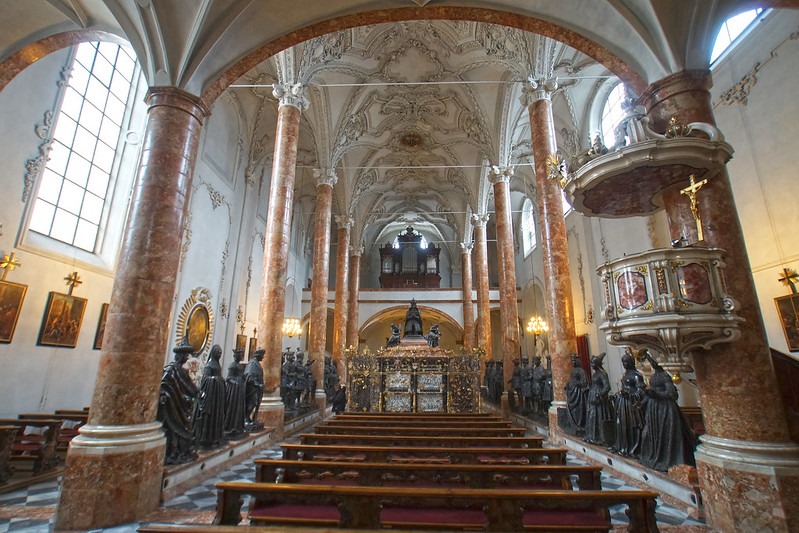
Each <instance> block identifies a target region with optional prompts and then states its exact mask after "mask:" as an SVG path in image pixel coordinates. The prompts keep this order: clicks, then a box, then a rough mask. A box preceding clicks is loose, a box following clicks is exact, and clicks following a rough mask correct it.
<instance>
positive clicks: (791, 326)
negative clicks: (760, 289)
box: [774, 294, 799, 352]
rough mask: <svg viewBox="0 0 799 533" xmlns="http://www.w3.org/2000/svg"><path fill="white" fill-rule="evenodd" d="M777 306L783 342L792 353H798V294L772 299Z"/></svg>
mask: <svg viewBox="0 0 799 533" xmlns="http://www.w3.org/2000/svg"><path fill="white" fill-rule="evenodd" d="M774 303H776V304H777V314H778V315H780V324H782V332H783V333H785V342H787V343H788V349H789V350H790V351H792V352H799V314H797V309H799V294H791V295H789V296H780V297H779V298H774Z"/></svg>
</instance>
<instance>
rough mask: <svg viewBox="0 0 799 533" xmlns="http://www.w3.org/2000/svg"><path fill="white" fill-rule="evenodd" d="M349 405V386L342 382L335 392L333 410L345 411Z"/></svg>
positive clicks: (337, 412) (337, 411)
mask: <svg viewBox="0 0 799 533" xmlns="http://www.w3.org/2000/svg"><path fill="white" fill-rule="evenodd" d="M346 407H347V388H346V387H344V386H343V385H341V384H340V383H339V384H338V385H336V392H335V394H333V412H334V413H336V414H339V413H343V412H344V409H346Z"/></svg>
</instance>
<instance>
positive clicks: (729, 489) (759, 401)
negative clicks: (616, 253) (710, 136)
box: [639, 71, 799, 532]
mask: <svg viewBox="0 0 799 533" xmlns="http://www.w3.org/2000/svg"><path fill="white" fill-rule="evenodd" d="M711 84H712V82H711V77H710V73H709V72H707V71H684V72H680V73H677V74H674V75H672V76H669V77H666V78H664V79H662V80H660V81H657V82H655V83H653V84H652V85H650V86H649V87H648V88H647V89H646V90H645V91H644V93H643V94H642V95H641V98H640V100H639V101H640V103H641V104H642V105H644V106H645V108H646V109H647V113H648V115H649V117H650V119H651V122H650V124H651V126H652V128H653V129H654V130H655V131H660V132H663V131H665V130H666V128H667V124H668V121H669V120H670V119H671V118H672V117H673V116H677V117H679V121H680V122H682V123H686V124H687V123H690V122H706V123H710V124H714V123H715V118H714V116H713V110H712V106H711V101H710V92H709V89H710V87H711ZM687 185H688V178H687V176H686V180H685V183H684V184H682V185H678V186H676V187H674V188H672V189H671V190H668V191H666V192H665V193H664V194H663V202H664V205H665V210H666V216H667V218H668V222H669V230H670V232H671V237H672V238H678V237H679V236H680V235H685V236H686V237H687V238H688V241H689V242H693V241H695V240H696V224H695V220H694V218H693V215H692V213H691V209H690V201H689V199H688V198H687V197H686V196H685V195H683V194H680V189H681V188H684V187H686V186H687ZM696 200H697V203H698V207H699V213H700V216H701V220H702V225H703V232H704V243H702V244H703V245H705V246H710V247H716V248H721V249H723V250H725V251H726V259H725V262H726V264H727V268H726V270H725V278H726V282H727V286H728V287H729V290H730V295H731V296H732V297H733V298H735V299H736V300H737V302H738V305H737V307H736V312H737V313H738V314H739V316H741V317H743V318H744V319H745V321H744V322H743V323H742V324H741V326H740V328H741V338H740V339H738V340H737V341H735V342H732V343H726V344H717V345H715V346H713V347H712V348H711V349H710V350H706V351H705V350H700V351H697V352H695V353H694V354H693V358H692V359H693V366H694V369H695V370H696V380H697V385H698V389H699V394H700V398H701V402H702V416H703V419H704V423H705V428H706V431H707V433H706V434H705V435H704V436H703V437H702V438H701V444H700V445H699V446H698V448H697V451H696V459H697V469H698V472H699V483H700V487H701V489H702V499H703V501H704V504H705V509H706V511H707V518H708V523H709V524H710V525H711V526H713V527H714V528H716V529H718V530H719V531H725V532H726V531H740V532H743V531H785V532H787V531H799V447H797V445H796V444H795V443H793V442H792V441H791V440H790V436H789V430H788V424H787V421H786V417H785V412H784V409H783V405H782V401H781V398H780V395H779V389H778V386H777V382H776V377H775V375H774V370H773V368H772V365H771V354H770V351H769V345H768V340H767V337H766V332H765V329H764V326H763V318H762V316H761V314H760V304H759V302H758V299H757V293H756V291H755V284H754V280H753V278H752V270H751V266H750V264H749V256H748V254H747V251H746V245H745V243H744V236H743V231H742V230H741V224H740V221H739V219H738V211H737V209H736V206H735V201H734V199H733V195H732V188H731V186H730V181H729V176H728V174H727V172H726V170H725V171H722V172H721V173H719V174H717V175H715V176H711V177H710V178H709V179H708V182H707V184H706V185H705V186H704V187H702V189H700V190H699V191H698V193H697V196H696Z"/></svg>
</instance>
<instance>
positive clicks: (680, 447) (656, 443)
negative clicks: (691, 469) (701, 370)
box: [638, 352, 696, 472]
mask: <svg viewBox="0 0 799 533" xmlns="http://www.w3.org/2000/svg"><path fill="white" fill-rule="evenodd" d="M646 359H647V361H649V363H650V364H651V365H652V368H653V369H654V370H655V373H654V374H652V377H650V378H649V389H647V391H646V396H647V397H646V402H645V403H644V429H643V430H642V431H641V454H640V456H639V457H638V460H639V461H640V462H641V464H642V465H644V466H646V467H647V468H651V469H653V470H661V471H664V472H665V471H667V470H668V469H669V468H671V467H672V466H674V465H679V464H686V465H691V466H696V462H695V460H694V447H695V446H696V435H694V432H693V430H691V426H690V425H689V424H688V421H687V420H686V419H685V415H684V414H683V412H682V410H680V407H679V406H678V405H677V398H678V397H679V393H678V392H677V387H676V386H675V385H674V382H673V381H672V380H671V376H670V375H669V373H668V372H666V370H664V369H663V367H661V366H660V365H659V364H658V362H657V361H655V359H654V358H653V357H652V355H651V354H650V353H649V352H647V353H646Z"/></svg>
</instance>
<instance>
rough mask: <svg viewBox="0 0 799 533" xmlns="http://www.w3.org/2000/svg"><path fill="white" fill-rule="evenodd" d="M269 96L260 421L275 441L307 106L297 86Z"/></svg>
mask: <svg viewBox="0 0 799 533" xmlns="http://www.w3.org/2000/svg"><path fill="white" fill-rule="evenodd" d="M272 94H273V95H274V96H275V97H276V98H279V99H280V105H279V106H278V108H277V132H276V134H275V152H274V156H273V164H272V180H271V186H270V189H269V204H268V209H267V211H266V212H267V215H266V236H265V246H264V267H263V276H262V280H263V286H262V289H261V305H260V313H259V316H258V345H259V346H262V347H263V348H264V350H265V351H266V355H265V357H264V360H263V361H262V363H261V364H262V366H263V368H264V398H263V400H262V401H261V408H260V409H259V411H258V418H259V420H260V421H261V422H263V423H264V424H266V425H268V426H272V427H275V428H277V430H278V433H279V435H278V438H279V437H281V436H282V429H283V414H284V412H285V409H284V407H283V402H282V401H281V399H280V364H281V361H280V358H281V353H282V351H283V332H282V326H283V319H284V318H285V311H286V268H287V266H288V257H289V239H290V237H291V212H292V207H293V203H294V200H293V199H294V178H295V172H296V167H297V141H298V139H299V134H300V114H301V113H302V110H303V109H304V108H305V107H306V106H307V100H306V99H305V96H304V89H303V87H302V86H301V85H293V86H285V85H275V86H274V90H273V91H272Z"/></svg>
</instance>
